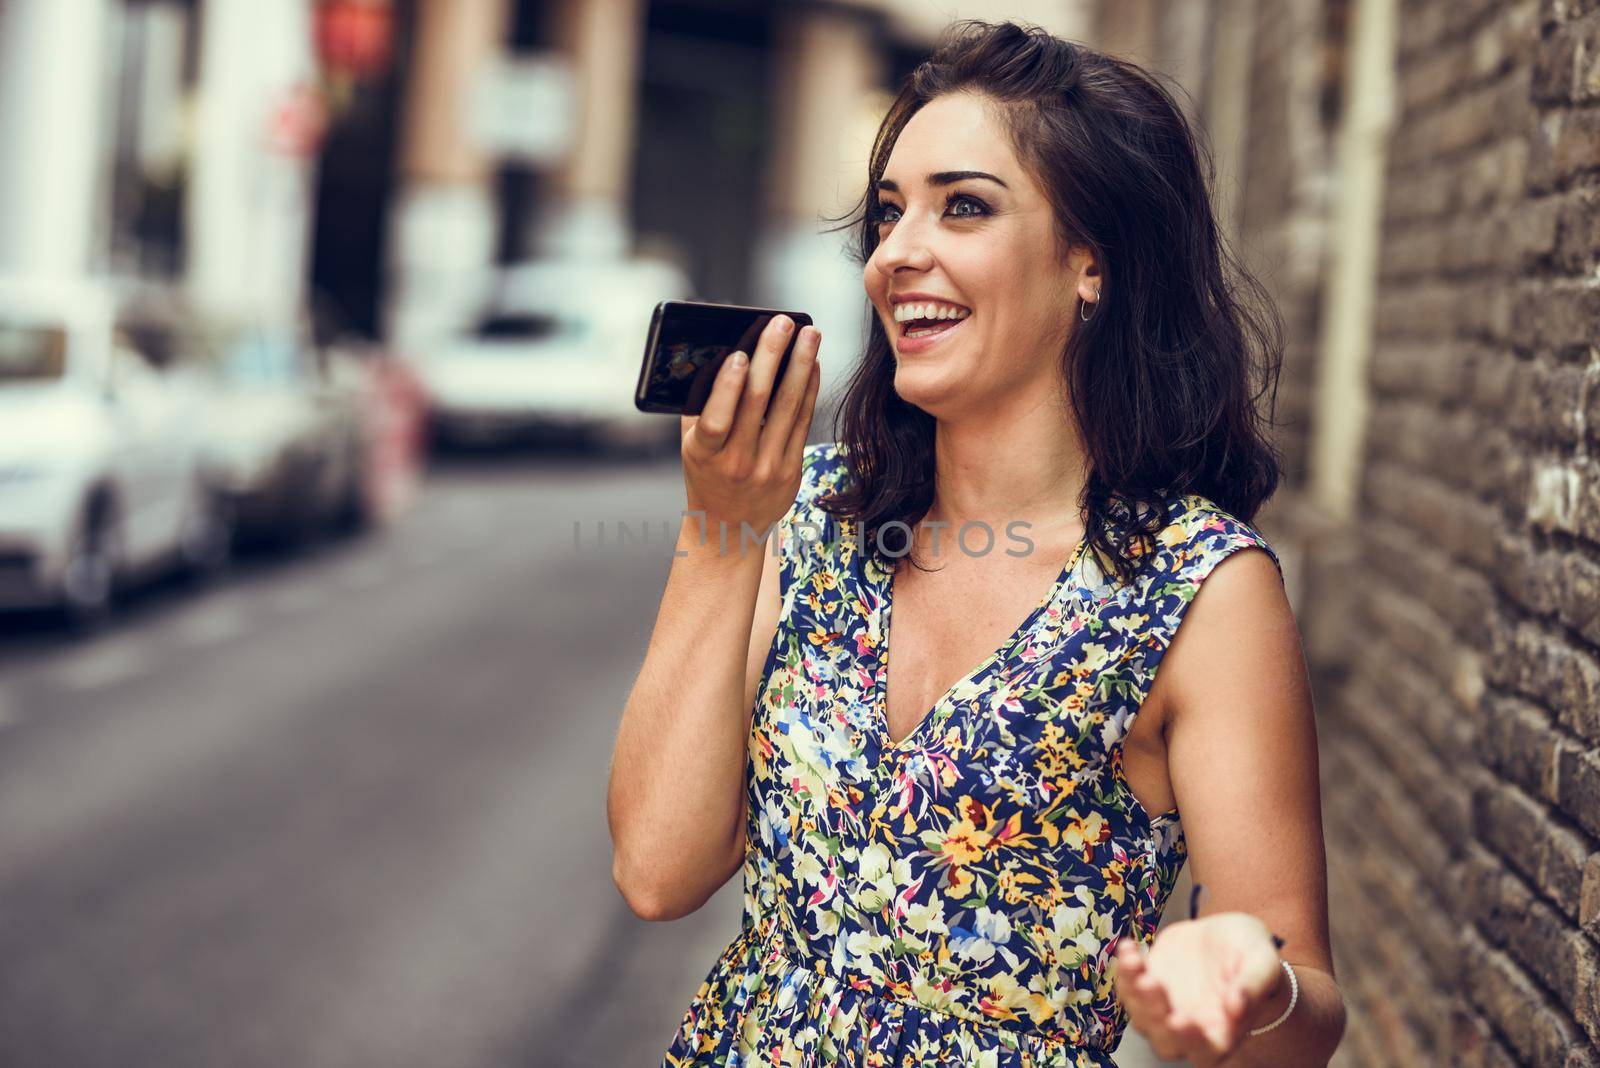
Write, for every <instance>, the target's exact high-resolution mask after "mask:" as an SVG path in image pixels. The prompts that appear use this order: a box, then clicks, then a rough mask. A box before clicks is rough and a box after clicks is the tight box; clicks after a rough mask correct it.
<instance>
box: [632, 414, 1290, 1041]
mask: <svg viewBox="0 0 1600 1068" xmlns="http://www.w3.org/2000/svg"><path fill="white" fill-rule="evenodd" d="M844 452H845V447H844V446H843V445H842V444H839V443H819V444H812V445H808V446H806V449H805V462H804V468H803V470H804V477H803V481H802V483H801V489H800V492H799V494H798V496H797V497H796V500H795V504H794V506H793V508H791V510H790V511H789V512H788V514H786V515H785V516H784V518H783V520H782V521H781V522H780V524H779V528H778V531H777V542H778V546H779V551H780V553H781V564H782V566H781V576H782V578H781V590H782V598H783V614H782V616H781V619H780V622H779V625H778V630H777V634H776V636H775V637H774V639H773V643H772V647H771V649H770V651H769V652H768V655H767V660H766V665H765V668H764V670H763V673H762V679H761V685H760V689H759V691H758V692H759V694H760V696H759V698H758V699H757V702H756V706H755V708H754V711H753V715H752V722H751V729H750V736H749V752H748V763H747V767H746V783H747V801H748V814H747V823H746V833H745V843H746V844H745V858H744V866H743V880H744V915H743V922H742V925H741V929H740V931H739V933H738V935H737V936H736V937H735V938H734V939H733V941H732V942H731V943H730V944H729V945H728V947H727V949H726V950H724V951H723V953H722V954H721V956H720V957H719V958H718V959H717V961H716V962H715V964H714V965H713V966H712V968H711V971H710V973H709V974H708V975H707V977H706V979H705V981H704V982H703V983H702V984H701V985H700V988H699V990H698V992H697V993H696V994H695V996H694V999H693V1001H692V1002H691V1004H690V1006H689V1010H688V1012H687V1013H686V1014H685V1015H684V1017H683V1021H682V1023H681V1024H680V1025H679V1028H678V1030H677V1033H676V1034H675V1035H674V1037H673V1039H672V1042H671V1044H670V1046H669V1047H668V1049H667V1052H666V1056H665V1059H664V1060H663V1062H662V1065H663V1068H689V1066H697V1068H698V1066H733V1065H741V1066H744V1065H761V1066H773V1068H776V1066H786V1068H813V1066H817V1068H820V1066H826V1065H835V1064H839V1065H850V1066H855V1065H870V1066H874V1068H908V1066H912V1065H916V1066H933V1065H959V1066H962V1068H1023V1066H1029V1068H1032V1066H1037V1068H1065V1066H1074V1068H1105V1066H1111V1065H1113V1064H1114V1062H1113V1060H1112V1057H1111V1053H1112V1051H1113V1050H1115V1049H1116V1047H1117V1045H1118V1043H1119V1042H1120V1041H1121V1038H1122V1033H1123V1030H1124V1028H1125V1026H1126V1024H1127V1014H1126V1012H1125V1010H1124V1009H1123V1007H1122V1005H1121V1003H1120V1002H1119V1001H1118V999H1117V997H1116V994H1115V978H1116V962H1115V958H1114V956H1113V953H1114V951H1115V949H1116V945H1117V942H1118V940H1119V939H1121V938H1122V937H1124V936H1125V935H1131V936H1132V937H1134V938H1137V939H1138V940H1140V941H1141V942H1144V943H1145V944H1147V945H1148V944H1149V943H1150V942H1151V941H1153V940H1154V937H1155V931H1156V926H1157V924H1158V923H1159V921H1160V918H1161V912H1162V908H1163V905H1164V904H1165V902H1166V899H1167V896H1168V894H1169V893H1170V892H1171V890H1172V887H1173V884H1174V882H1175V881H1176V879H1177V876H1178V872H1179V869H1180V868H1181V867H1182V866H1183V863H1184V860H1185V857H1186V853H1185V848H1184V839H1183V832H1182V829H1181V827H1180V825H1179V820H1178V812H1177V809H1175V808H1174V809H1172V810H1170V811H1167V812H1163V813H1160V814H1159V815H1155V816H1151V815H1149V814H1148V813H1146V812H1145V810H1144V808H1143V806H1142V805H1141V804H1140V803H1139V801H1138V800H1137V799H1136V798H1135V797H1134V795H1133V793H1132V791H1131V790H1130V789H1129V786H1128V782H1127V779H1126V778H1125V777H1124V775H1123V769H1122V753H1123V746H1122V743H1123V740H1124V738H1125V737H1126V736H1127V733H1128V730H1129V728H1130V727H1131V726H1132V723H1133V719H1134V716H1135V714H1136V713H1137V711H1138V709H1139V706H1140V704H1141V702H1142V701H1143V698H1144V695H1145V694H1146V693H1148V692H1149V689H1150V684H1151V681H1152V680H1153V678H1154V675H1155V671H1156V667H1157V665H1158V664H1160V662H1161V658H1162V655H1163V653H1164V652H1165V650H1166V648H1167V646H1168V644H1169V643H1170V642H1171V641H1172V638H1173V635H1174V633H1175V632H1176V630H1177V628H1178V624H1179V623H1180V622H1181V621H1182V619H1183V613H1184V609H1185V608H1186V607H1187V606H1188V604H1189V603H1190V601H1191V600H1192V599H1193V597H1194V595H1195V593H1196V591H1197V590H1198V588H1199V585H1200V583H1201V582H1202V581H1203V580H1204V578H1205V577H1206V575H1207V574H1209V573H1210V571H1211V570H1212V569H1213V568H1214V567H1216V565H1217V564H1218V563H1220V562H1221V561H1222V560H1223V559H1224V558H1225V557H1227V556H1228V555H1229V554H1231V553H1233V552H1235V551H1236V550H1239V549H1243V548H1248V547H1258V548H1261V549H1264V550H1266V551H1267V553H1268V554H1269V555H1270V556H1271V557H1272V559H1273V562H1274V563H1275V564H1276V563H1277V562H1278V557H1277V554H1276V553H1275V552H1274V551H1273V550H1272V548H1271V547H1270V546H1269V545H1268V544H1267V542H1266V541H1265V539H1263V538H1262V536H1261V535H1260V534H1259V533H1257V532H1256V531H1255V530H1253V529H1252V528H1251V527H1250V526H1248V525H1246V524H1245V523H1244V522H1242V521H1240V520H1238V519H1236V518H1234V517H1232V516H1230V515H1228V514H1227V513H1225V512H1223V511H1222V510H1221V509H1220V508H1218V507H1217V506H1216V505H1215V504H1213V503H1211V502H1210V501H1208V500H1207V499H1205V498H1203V497H1200V496H1196V495H1183V496H1180V497H1177V498H1176V499H1175V500H1174V501H1173V502H1171V504H1170V506H1169V507H1170V509H1171V510H1170V511H1169V513H1168V515H1169V525H1167V526H1166V527H1165V529H1164V530H1162V531H1161V533H1160V534H1159V535H1158V537H1157V539H1156V546H1157V548H1156V551H1155V552H1154V553H1152V554H1150V558H1149V559H1145V560H1143V561H1142V562H1141V564H1140V569H1139V574H1138V577H1137V578H1136V580H1135V581H1134V582H1133V583H1131V584H1125V583H1118V582H1117V580H1116V578H1115V576H1114V575H1109V574H1108V573H1107V572H1105V571H1103V570H1102V569H1101V567H1100V565H1099V559H1098V556H1097V555H1096V554H1094V553H1092V552H1090V551H1088V550H1087V549H1086V547H1085V545H1084V544H1080V545H1079V546H1078V548H1077V550H1076V551H1075V552H1074V553H1073V555H1072V558H1071V559H1070V560H1068V561H1067V563H1066V565H1065V567H1064V568H1063V570H1062V572H1061V575H1060V577H1059V578H1058V579H1057V580H1056V582H1055V584H1054V586H1053V587H1052V589H1051V591H1050V593H1049V594H1048V595H1047V596H1046V597H1045V598H1044V599H1043V600H1042V601H1041V602H1040V603H1039V605H1038V606H1037V607H1035V608H1034V610H1033V611H1032V613H1031V614H1030V615H1029V616H1028V618H1027V619H1026V620H1025V621H1024V622H1023V623H1022V624H1021V625H1020V626H1019V627H1018V628H1017V629H1016V630H1015V631H1014V632H1013V633H1012V635H1011V636H1010V637H1009V638H1007V639H1006V641H1005V642H1003V643H1002V644H1001V646H1000V647H999V648H998V649H997V650H996V651H995V652H994V653H993V654H991V655H990V656H989V657H988V658H987V659H986V660H985V661H984V662H983V663H982V664H980V665H979V666H977V667H976V668H974V669H973V670H972V671H971V672H969V673H968V674H967V675H966V677H964V678H962V679H961V680H960V681H958V682H957V683H956V684H955V685H954V686H952V687H951V688H950V689H949V690H948V691H946V692H945V694H944V695H942V696H941V697H940V698H939V700H938V701H937V703H936V704H935V705H934V706H933V708H932V709H931V710H930V711H929V712H928V714H927V715H926V717H925V718H924V719H923V720H922V722H921V723H919V724H918V725H917V726H916V727H915V728H913V729H912V731H911V732H910V733H909V734H908V735H906V737H904V738H903V739H901V740H900V741H899V742H895V741H893V740H892V738H891V736H890V735H889V732H888V728H887V715H886V712H885V707H886V706H885V700H884V693H885V689H886V685H885V683H886V678H887V671H888V668H887V663H888V661H887V656H888V647H887V642H886V635H887V634H888V632H889V622H890V615H891V605H890V597H889V593H890V579H891V577H892V575H893V568H892V565H893V562H894V561H893V560H891V559H887V558H885V557H883V556H881V555H879V554H877V553H874V552H872V551H870V550H871V542H870V540H867V541H863V540H862V539H861V535H860V532H859V526H858V525H857V524H855V523H852V522H848V521H845V522H841V521H839V520H837V519H836V518H835V517H833V516H830V515H828V514H827V513H826V512H824V511H823V510H822V509H821V507H820V506H819V505H818V503H817V498H818V497H819V496H822V495H825V494H826V493H828V492H830V491H831V490H833V489H834V488H835V487H836V486H838V485H839V483H840V481H841V480H842V479H845V478H848V472H847V470H846V468H845V464H844ZM995 540H996V546H997V547H998V548H1000V549H1002V550H1004V549H1007V548H1009V549H1011V550H1012V551H1016V546H1014V545H1004V544H1001V543H1000V541H999V536H998V535H997V536H996V539H995ZM966 544H967V546H968V548H970V549H971V550H972V551H979V549H980V548H981V547H977V546H974V545H973V544H972V542H971V541H969V542H967V543H966ZM863 548H865V549H866V550H868V551H862V550H863Z"/></svg>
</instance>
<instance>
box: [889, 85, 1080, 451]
mask: <svg viewBox="0 0 1600 1068" xmlns="http://www.w3.org/2000/svg"><path fill="white" fill-rule="evenodd" d="M950 172H982V173H983V174H987V175H992V176H993V179H992V180H991V179H990V178H986V177H975V176H969V177H963V178H958V179H955V180H946V179H947V178H948V175H949V174H950ZM930 176H932V181H930ZM878 200H879V212H880V214H879V217H878V219H877V220H876V221H875V223H874V225H875V226H876V227H877V233H878V247H877V250H876V251H875V252H874V253H873V255H872V258H871V259H870V260H869V261H868V262H867V265H866V270H865V271H864V272H863V274H862V281H863V283H864V284H865V286H866V291H867V296H868V298H869V299H870V300H871V301H872V305H873V308H874V309H875V311H876V312H877V315H878V319H879V321H880V322H881V323H882V324H883V329H884V331H885V332H886V333H887V334H888V336H889V344H890V347H891V348H892V349H893V350H894V353H895V378H894V386H895V392H897V393H898V394H899V395H900V396H901V397H903V398H904V399H905V400H907V401H908V402H910V403H912V404H915V405H916V406H917V407H919V408H921V409H923V410H924V411H926V412H928V413H929V414H930V415H932V416H934V417H936V418H944V419H949V418H956V417H959V416H961V415H963V414H966V413H969V412H983V411H995V410H998V409H1000V408H1003V407H1009V405H1008V404H1007V403H1006V402H1007V401H1009V400H1011V399H1012V398H1022V399H1023V400H1024V403H1026V398H1027V397H1029V396H1039V395H1041V394H1040V392H1039V391H1042V390H1045V391H1047V390H1052V389H1055V388H1056V387H1057V386H1058V385H1059V382H1060V374H1061V372H1060V366H1059V364H1060V353H1061V349H1062V347H1063V345H1065V343H1066V339H1067V336H1068V334H1069V332H1070V331H1071V329H1072V324H1073V323H1074V322H1075V321H1076V316H1077V314H1078V303H1077V302H1078V300H1079V299H1088V300H1090V301H1093V300H1095V299H1097V298H1098V292H1099V287H1100V277H1099V275H1098V273H1097V272H1096V270H1095V267H1094V265H1093V263H1092V260H1091V259H1090V258H1089V256H1088V253H1087V252H1086V251H1083V250H1077V249H1075V250H1073V254H1072V255H1071V256H1070V257H1068V258H1067V259H1066V261H1065V262H1063V260H1062V257H1061V255H1060V253H1059V251H1058V249H1057V241H1056V238H1055V217H1054V213H1053V212H1052V210H1051V207H1050V204H1049V202H1048V201H1047V200H1046V199H1045V195H1044V192H1043V190H1041V189H1040V188H1039V186H1038V185H1036V184H1035V183H1034V181H1033V180H1032V178H1030V177H1029V176H1028V174H1027V173H1026V172H1025V171H1024V169H1023V167H1022V165H1021V163H1020V162H1019V161H1018V160H1017V158H1016V156H1015V155H1013V154H1012V152H1011V149H1010V147H1009V145H1008V143H1007V141H1006V138H1005V135H1004V134H1003V132H1002V131H1001V129H1000V127H999V126H998V125H997V124H996V122H995V120H994V118H993V117H992V116H991V115H990V112H989V104H988V102H987V100H986V98H984V97H981V96H978V95H976V94H972V93H965V92H961V93H950V94H946V95H944V96H940V97H937V98H935V99H934V100H931V101H929V102H928V103H927V104H926V105H924V106H923V107H922V109H921V110H919V111H918V112H917V113H916V114H915V115H913V116H912V117H911V119H910V121H909V122H907V123H906V126H905V128H904V129H903V130H902V131H901V133H900V137H899V139H898V140H897V141H896V142H895V146H894V150H893V152H892V153H891V154H890V156H889V161H888V164H887V165H886V166H885V168H884V172H883V177H882V179H881V180H880V181H879V182H878ZM912 293H923V294H929V295H931V296H932V297H935V298H941V299H942V300H943V301H945V302H949V303H953V304H956V305H960V306H961V307H962V308H965V309H966V310H967V312H968V314H967V316H966V318H964V319H962V320H961V321H960V322H959V325H957V326H954V327H951V328H948V329H947V330H946V332H945V333H944V334H942V335H939V336H937V338H936V340H934V341H933V342H932V343H924V345H923V346H922V347H920V349H917V350H915V351H914V350H913V347H912V346H908V345H907V340H908V339H907V338H906V336H905V331H906V324H903V323H900V322H896V321H895V307H896V304H897V303H899V302H900V298H901V297H903V296H905V295H906V294H912ZM907 303H910V304H920V303H924V302H923V301H922V299H921V298H913V299H912V300H911V301H909V302H907ZM1088 314H1090V315H1091V316H1092V315H1093V314H1094V309H1093V308H1092V307H1091V308H1090V309H1088ZM914 344H915V343H914V342H913V345H914Z"/></svg>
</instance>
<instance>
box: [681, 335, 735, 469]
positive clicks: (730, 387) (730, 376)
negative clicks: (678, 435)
mask: <svg viewBox="0 0 1600 1068" xmlns="http://www.w3.org/2000/svg"><path fill="white" fill-rule="evenodd" d="M744 356H745V354H744V353H741V352H734V353H730V354H729V356H728V358H727V359H725V360H723V361H722V366H721V367H719V368H717V379H716V381H715V382H713V383H712V385H711V395H710V396H709V397H707V398H706V405H705V407H704V408H702V409H701V410H700V414H699V415H698V416H688V415H686V416H683V417H682V419H683V421H684V424H685V425H686V429H685V430H684V439H683V449H684V452H690V451H693V452H694V453H695V454H696V455H697V456H699V457H701V458H707V457H710V456H711V455H712V454H713V453H716V452H719V451H721V450H722V449H723V448H724V447H725V446H726V445H727V443H728V435H729V433H730V432H731V431H732V429H733V421H734V416H735V415H737V414H738V405H739V394H740V391H741V390H743V389H744V383H745V378H746V377H747V376H748V375H749V360H748V359H747V358H746V359H744V360H742V361H741V357H744Z"/></svg>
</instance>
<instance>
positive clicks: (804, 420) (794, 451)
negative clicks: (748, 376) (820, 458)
mask: <svg viewBox="0 0 1600 1068" xmlns="http://www.w3.org/2000/svg"><path fill="white" fill-rule="evenodd" d="M821 388H822V365H821V364H820V363H816V362H814V361H813V363H812V364H811V377H810V379H809V380H807V382H806V395H805V398H804V399H803V400H802V401H801V403H800V414H799V416H798V417H797V418H796V419H795V421H794V426H793V428H791V429H790V431H789V445H788V448H787V449H785V451H784V454H783V462H784V467H785V470H789V471H793V470H795V469H796V468H798V467H799V466H800V464H801V462H802V461H803V460H804V459H805V448H806V438H807V437H808V436H810V433H811V415H812V413H813V412H814V411H815V410H816V407H817V392H818V390H820V389H821Z"/></svg>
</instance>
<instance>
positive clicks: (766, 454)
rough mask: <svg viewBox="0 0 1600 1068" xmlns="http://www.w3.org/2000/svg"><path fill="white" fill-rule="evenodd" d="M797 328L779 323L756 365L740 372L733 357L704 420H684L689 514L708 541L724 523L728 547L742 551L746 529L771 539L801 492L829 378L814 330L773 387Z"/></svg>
mask: <svg viewBox="0 0 1600 1068" xmlns="http://www.w3.org/2000/svg"><path fill="white" fill-rule="evenodd" d="M793 328H794V321H793V320H792V319H790V318H789V317H788V316H787V315H775V316H773V317H772V321H771V322H769V323H767V325H766V328H765V329H763V330H762V331H761V337H760V338H759V339H758V340H757V342H756V346H755V348H756V351H755V357H754V359H752V360H745V361H744V363H743V366H741V365H740V364H739V362H738V361H737V359H736V357H737V356H738V355H739V354H737V353H736V354H734V355H730V356H729V357H728V358H727V359H726V360H724V361H723V362H722V366H721V367H720V368H719V369H718V370H717V377H716V381H715V382H714V383H713V384H712V387H711V394H710V396H709V397H708V398H707V400H706V404H705V407H704V408H703V409H702V410H701V412H700V414H699V415H698V416H693V415H685V416H681V417H680V420H681V428H682V434H683V443H682V444H683V449H682V452H683V481H684V488H685V490H686V493H687V497H688V508H689V511H690V512H691V513H696V512H698V513H700V514H701V517H702V518H701V522H702V523H704V524H705V525H704V526H703V527H702V528H701V529H702V531H703V532H704V536H705V537H706V538H708V539H709V538H710V537H712V536H713V535H712V531H713V530H716V529H718V524H725V527H724V529H726V530H727V535H726V536H727V542H726V544H735V545H740V546H742V545H743V541H742V539H741V536H740V533H741V527H740V524H741V523H748V524H749V525H750V527H751V528H752V529H753V530H755V531H756V532H758V533H760V532H765V531H766V530H767V528H768V527H770V526H772V525H773V524H774V523H776V522H777V521H778V520H780V519H782V518H783V517H784V515H785V514H787V513H788V511H789V509H790V507H791V506H792V505H793V504H794V500H795V495H796V494H797V493H798V492H799V490H800V478H801V470H800V465H801V460H802V459H803V453H804V450H805V444H806V436H807V434H809V433H810V430H811V414H812V410H813V409H814V408H815V407H816V399H817V389H818V387H819V384H820V382H821V378H822V372H821V370H820V365H819V364H818V362H817V348H818V346H820V344H821V343H822V334H821V332H820V331H818V330H817V328H816V327H814V326H807V327H804V328H803V329H802V330H801V331H800V337H799V338H798V340H796V341H795V345H794V352H793V353H792V354H791V355H790V357H789V366H788V368H787V370H786V371H785V373H784V376H783V381H782V382H779V383H774V382H773V379H774V378H775V377H776V375H777V370H778V361H779V359H780V358H782V356H783V350H784V349H785V347H787V345H788V342H789V330H792V329H793ZM774 391H776V397H774V399H773V400H772V406H771V408H770V409H769V408H768V407H767V399H768V398H769V397H773V394H774ZM763 413H765V421H764V422H763V418H762V416H763ZM719 544H721V543H720V542H719Z"/></svg>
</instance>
